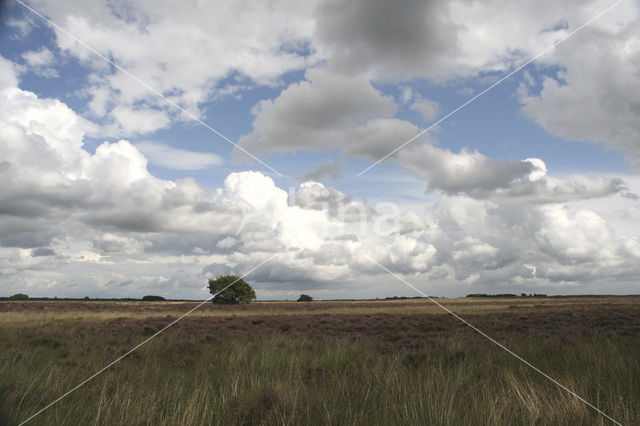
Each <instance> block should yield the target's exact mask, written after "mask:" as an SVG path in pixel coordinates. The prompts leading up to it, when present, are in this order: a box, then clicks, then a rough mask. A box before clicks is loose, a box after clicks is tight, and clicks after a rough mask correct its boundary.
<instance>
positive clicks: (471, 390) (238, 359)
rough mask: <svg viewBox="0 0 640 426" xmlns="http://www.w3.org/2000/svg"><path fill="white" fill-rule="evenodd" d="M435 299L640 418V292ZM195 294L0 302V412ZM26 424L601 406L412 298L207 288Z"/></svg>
mask: <svg viewBox="0 0 640 426" xmlns="http://www.w3.org/2000/svg"><path fill="white" fill-rule="evenodd" d="M438 301H439V302H440V303H442V304H443V305H445V306H447V307H448V308H449V309H451V310H452V311H454V312H456V313H457V314H459V315H460V316H462V317H464V318H465V319H466V320H468V321H469V322H470V323H472V324H474V325H475V326H477V327H478V328H479V329H481V330H483V331H484V332H486V333H487V334H488V335H490V336H491V337H493V338H495V339H496V340H498V341H499V342H501V343H502V344H504V345H505V346H506V347H508V348H509V349H511V350H512V351H513V352H515V353H517V354H518V355H520V356H522V357H523V358H524V359H526V360H527V361H529V362H530V363H531V364H533V365H535V366H536V367H538V368H539V369H540V370H541V371H543V372H545V373H546V374H548V375H549V376H550V377H552V378H553V379H555V380H557V381H558V382H559V383H561V384H563V385H564V386H566V387H567V388H570V389H572V390H573V391H575V392H576V393H577V394H578V395H580V396H581V397H583V398H584V399H585V400H586V401H589V402H590V403H592V404H593V405H595V406H597V407H598V408H600V409H601V410H602V411H603V412H605V413H606V414H607V415H609V416H611V417H612V418H614V419H615V420H617V421H618V422H620V423H622V424H625V425H631V424H640V356H639V355H638V354H640V297H581V298H513V299H511V298H500V299H492V298H464V299H438ZM195 305H196V304H195V303H188V302H104V301H86V302H83V301H77V302H70V301H47V302H42V301H27V302H15V301H14V302H0V341H1V342H2V345H0V424H10V425H11V424H18V423H20V422H21V421H22V420H24V419H26V418H28V417H29V416H31V415H32V414H34V413H35V412H37V411H39V410H40V409H41V408H43V407H44V406H46V405H47V404H49V403H50V402H51V401H53V400H55V399H56V398H58V397H60V396H61V395H63V394H64V393H65V392H67V391H68V390H69V389H71V388H73V387H74V386H76V385H77V384H79V383H80V382H82V381H83V380H85V379H86V378H87V377H89V376H91V375H92V374H93V373H95V372H96V371H98V370H100V369H101V368H103V367H104V366H105V365H107V364H109V363H110V362H111V361H113V360H114V359H116V358H117V357H119V356H120V355H122V354H124V353H126V352H127V351H128V350H129V349H131V348H132V347H133V346H135V345H137V344H138V343H139V342H141V341H142V340H144V339H146V338H148V337H149V336H152V335H153V334H154V333H156V332H157V331H158V330H160V329H162V328H163V327H164V326H165V325H167V324H168V323H170V322H171V321H172V320H174V319H175V318H177V317H178V316H180V315H182V314H183V313H184V312H186V311H188V310H189V309H191V308H192V307H194V306H195ZM29 424H34V425H49V424H56V425H85V424H86V425H89V424H91V425H115V424H125V425H201V424H213V425H217V424H220V425H227V424H238V425H239V424H245V425H249V424H256V425H257V424H278V425H280V424H282V425H289V424H290V425H298V424H336V425H343V424H363V425H364V424H367V425H368V424H383V425H415V424H434V425H466V424H469V425H471V424H474V425H475V424H491V425H496V424H509V425H516V424H553V425H557V424H559V425H578V424H613V422H611V421H610V420H608V419H606V418H605V417H603V416H602V415H600V414H599V413H598V412H597V411H596V410H594V409H593V408H591V407H589V406H588V405H586V404H585V403H584V402H582V401H580V400H579V399H577V398H576V397H574V396H572V395H571V394H569V393H568V392H567V391H566V390H563V389H561V388H560V387H559V386H558V385H556V384H554V383H552V382H551V381H550V380H548V379H547V378H545V377H543V376H542V375H541V374H539V373H538V372H536V371H534V370H533V369H531V368H530V367H529V366H527V365H525V364H523V363H522V362H521V361H519V360H517V359H516V358H514V357H513V356H512V355H510V354H508V353H506V352H505V351H504V350H502V349H501V348H499V347H497V346H496V345H495V344H493V343H491V342H490V341H488V340H487V339H486V338H484V337H483V336H481V335H479V334H478V333H477V332H475V331H474V330H472V329H470V328H469V327H467V326H466V325H464V324H463V323H461V322H460V321H459V320H457V319H455V318H453V317H452V316H451V315H449V314H447V313H445V312H443V311H442V309H441V308H439V307H437V306H435V305H434V304H433V303H431V302H430V301H428V300H425V299H419V300H393V301H336V302H308V303H306V302H305V303H297V302H254V303H251V304H249V305H242V306H214V305H213V304H211V303H207V304H205V305H203V306H202V307H201V308H199V309H198V310H197V311H195V312H194V313H193V314H191V315H190V316H188V317H186V318H184V319H183V320H182V321H180V322H178V323H177V324H176V325H174V326H173V327H171V328H169V329H167V330H166V331H165V332H163V333H162V334H160V335H159V336H157V337H156V338H154V339H152V340H151V341H149V342H148V343H147V344H145V345H144V346H142V347H141V348H140V349H138V350H137V351H135V352H133V353H132V354H131V355H129V356H128V357H126V358H124V359H123V360H122V361H120V362H118V363H117V364H115V365H114V366H113V367H111V368H109V369H108V370H106V371H105V372H104V373H102V374H100V375H99V376H97V377H96V378H95V379H94V380H92V381H90V382H88V383H86V384H85V385H84V386H82V387H81V388H79V389H78V390H77V391H75V392H73V393H71V394H70V395H69V396H68V397H66V398H64V399H63V400H61V401H60V402H59V403H57V404H55V405H54V406H52V407H51V408H50V409H48V410H46V411H45V412H43V413H42V414H41V415H39V416H37V417H35V418H34V419H33V420H32V421H31V422H29Z"/></svg>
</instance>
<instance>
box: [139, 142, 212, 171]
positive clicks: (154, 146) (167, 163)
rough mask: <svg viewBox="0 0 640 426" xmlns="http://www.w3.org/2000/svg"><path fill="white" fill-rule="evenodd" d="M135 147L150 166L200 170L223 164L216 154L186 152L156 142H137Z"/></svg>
mask: <svg viewBox="0 0 640 426" xmlns="http://www.w3.org/2000/svg"><path fill="white" fill-rule="evenodd" d="M135 147H136V148H137V149H138V150H139V151H140V152H142V153H143V154H144V155H145V157H146V158H147V159H148V160H149V162H150V163H151V164H156V165H158V166H162V167H167V168H169V169H174V170H200V169H205V168H207V167H212V166H219V165H221V164H222V163H223V160H222V158H221V157H220V156H219V155H216V154H212V153H208V152H195V151H187V150H184V149H179V148H173V147H170V146H168V145H164V144H160V143H156V142H138V143H136V144H135Z"/></svg>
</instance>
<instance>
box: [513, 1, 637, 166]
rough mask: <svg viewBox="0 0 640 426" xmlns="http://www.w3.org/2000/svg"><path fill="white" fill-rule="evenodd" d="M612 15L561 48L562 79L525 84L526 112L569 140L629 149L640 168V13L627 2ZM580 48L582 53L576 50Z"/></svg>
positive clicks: (557, 58)
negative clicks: (535, 84)
mask: <svg viewBox="0 0 640 426" xmlns="http://www.w3.org/2000/svg"><path fill="white" fill-rule="evenodd" d="M612 12H614V14H613V15H612V16H606V17H603V19H601V20H599V21H597V22H596V23H594V24H592V25H591V26H589V27H588V28H585V29H584V30H582V32H581V33H580V35H576V36H575V38H576V40H571V42H569V41H568V42H567V43H564V44H562V45H560V46H558V47H557V48H556V52H555V55H554V62H555V63H556V64H558V65H559V66H560V67H562V70H561V71H560V72H559V73H558V75H557V76H555V77H552V76H548V75H546V76H544V77H542V89H541V90H540V91H539V93H538V89H537V88H536V87H535V86H533V87H532V86H531V85H530V84H529V85H526V86H525V85H523V86H522V87H521V89H520V97H519V99H520V102H521V103H522V105H523V106H522V110H523V112H524V113H525V114H526V115H527V116H528V117H530V118H532V119H533V120H535V121H536V122H537V123H538V124H539V125H540V126H542V127H543V128H544V129H546V130H547V131H549V132H550V133H552V134H554V135H557V136H559V137H562V138H565V139H572V140H579V141H589V142H592V143H603V144H604V145H605V146H606V147H610V148H615V149H619V150H623V151H625V152H626V154H627V155H628V158H629V159H630V161H631V162H632V163H633V164H634V165H635V166H636V167H637V166H640V143H639V142H638V141H640V121H639V120H638V119H637V118H638V114H640V105H639V104H638V102H637V99H639V98H640V62H639V61H638V58H640V43H639V42H638V39H639V37H640V30H639V28H640V25H639V24H640V8H639V7H638V6H637V5H635V4H634V3H633V2H623V3H622V4H620V6H619V7H617V8H616V9H615V10H613V11H612ZM576 44H577V45H578V46H579V48H576Z"/></svg>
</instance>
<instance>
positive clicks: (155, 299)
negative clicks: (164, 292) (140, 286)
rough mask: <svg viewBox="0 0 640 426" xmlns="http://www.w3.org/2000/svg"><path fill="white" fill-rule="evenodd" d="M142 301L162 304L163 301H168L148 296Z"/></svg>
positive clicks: (160, 297) (159, 297)
mask: <svg viewBox="0 0 640 426" xmlns="http://www.w3.org/2000/svg"><path fill="white" fill-rule="evenodd" d="M142 300H144V301H145V302H162V301H163V300H166V299H165V298H164V297H162V296H152V295H148V296H144V297H143V298H142Z"/></svg>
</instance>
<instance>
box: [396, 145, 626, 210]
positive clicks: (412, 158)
mask: <svg viewBox="0 0 640 426" xmlns="http://www.w3.org/2000/svg"><path fill="white" fill-rule="evenodd" d="M398 161H399V162H400V163H401V164H403V165H404V166H406V167H408V168H409V169H411V170H413V171H415V172H416V173H417V174H418V175H419V176H421V177H423V178H424V179H426V180H427V181H428V188H429V190H430V191H436V190H437V191H442V192H444V193H446V194H450V195H456V194H464V195H467V196H470V197H473V198H478V199H487V198H491V199H504V200H511V201H518V202H530V203H558V202H566V201H572V200H579V199H589V198H598V197H605V196H608V195H612V194H615V193H617V192H620V191H622V190H624V189H625V188H626V187H625V184H624V182H623V181H622V180H621V179H620V178H607V177H603V176H597V175H591V176H584V175H575V176H572V177H569V178H557V177H552V176H547V167H546V164H545V163H544V161H542V160H541V159H539V158H530V159H526V160H524V161H511V162H509V161H504V160H496V159H491V158H488V157H486V156H485V155H483V154H481V153H479V152H477V151H473V152H471V151H469V150H467V149H462V150H461V151H460V152H459V153H457V154H456V153H454V152H451V151H449V150H447V149H443V148H439V147H437V146H433V145H429V144H419V145H414V146H411V147H407V148H406V149H404V150H402V151H400V152H399V154H398Z"/></svg>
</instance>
